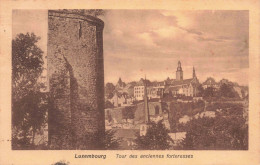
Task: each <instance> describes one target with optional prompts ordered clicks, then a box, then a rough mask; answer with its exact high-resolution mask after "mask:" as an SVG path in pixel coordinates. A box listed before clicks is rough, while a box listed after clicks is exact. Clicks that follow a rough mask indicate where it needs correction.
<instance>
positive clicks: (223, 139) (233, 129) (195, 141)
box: [182, 116, 248, 150]
mask: <svg viewBox="0 0 260 165" xmlns="http://www.w3.org/2000/svg"><path fill="white" fill-rule="evenodd" d="M186 128H187V130H186V131H187V134H186V138H185V139H184V141H183V143H182V145H183V149H189V150H194V149H195V150H199V149H206V150H209V149H213V150H218V149H219V150H245V149H247V148H248V125H247V124H245V120H244V119H243V117H242V116H227V117H223V116H216V118H198V119H193V120H192V121H190V122H189V123H188V124H187V127H186Z"/></svg>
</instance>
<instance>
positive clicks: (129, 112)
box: [122, 106, 135, 121]
mask: <svg viewBox="0 0 260 165" xmlns="http://www.w3.org/2000/svg"><path fill="white" fill-rule="evenodd" d="M134 117H135V109H134V106H127V107H125V108H123V109H122V118H123V119H125V120H126V121H127V119H134Z"/></svg>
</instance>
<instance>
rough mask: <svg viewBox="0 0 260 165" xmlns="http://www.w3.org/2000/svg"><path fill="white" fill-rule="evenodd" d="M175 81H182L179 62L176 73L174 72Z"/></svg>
mask: <svg viewBox="0 0 260 165" xmlns="http://www.w3.org/2000/svg"><path fill="white" fill-rule="evenodd" d="M176 80H178V81H180V80H183V71H182V67H181V62H180V61H179V62H178V67H177V71H176Z"/></svg>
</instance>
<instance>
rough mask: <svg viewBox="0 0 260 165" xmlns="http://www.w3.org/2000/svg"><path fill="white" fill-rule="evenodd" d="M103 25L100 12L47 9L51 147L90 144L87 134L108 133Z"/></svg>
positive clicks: (59, 147) (76, 146)
mask: <svg viewBox="0 0 260 165" xmlns="http://www.w3.org/2000/svg"><path fill="white" fill-rule="evenodd" d="M103 28H104V22H103V21H101V20H100V19H98V18H96V17H92V16H89V15H82V14H76V13H71V11H70V10H67V11H54V10H51V11H49V12H48V46H47V49H48V50H47V52H48V54H47V59H48V77H49V80H50V96H51V99H50V101H51V105H52V106H51V108H50V110H49V145H50V147H51V148H52V149H89V147H88V146H86V145H85V144H86V143H85V140H86V135H89V134H99V135H104V132H105V119H104V64H103V63H104V62H103V36H102V35H103ZM97 145H98V144H97Z"/></svg>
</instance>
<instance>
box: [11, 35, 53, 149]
mask: <svg viewBox="0 0 260 165" xmlns="http://www.w3.org/2000/svg"><path fill="white" fill-rule="evenodd" d="M39 39H40V38H39V37H37V36H36V35H35V34H34V33H31V34H29V33H27V34H19V35H17V37H16V38H15V39H14V40H13V41H12V133H13V134H12V140H13V142H12V145H13V148H21V147H22V148H24V149H25V148H29V147H30V146H33V145H34V136H35V133H36V132H37V131H39V130H40V129H41V127H42V126H43V124H44V123H45V122H46V112H47V107H48V106H47V102H46V100H47V95H46V94H44V93H41V92H40V88H41V85H42V84H41V83H39V82H38V79H39V76H40V75H41V73H42V70H43V59H42V57H43V51H42V50H41V49H40V48H39V47H38V46H37V42H38V41H39Z"/></svg>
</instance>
